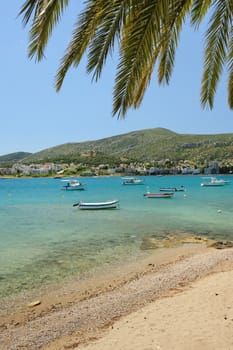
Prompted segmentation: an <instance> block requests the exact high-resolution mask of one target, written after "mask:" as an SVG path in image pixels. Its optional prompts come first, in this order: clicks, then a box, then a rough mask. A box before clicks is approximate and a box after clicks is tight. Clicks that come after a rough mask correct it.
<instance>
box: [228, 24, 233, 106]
mask: <svg viewBox="0 0 233 350" xmlns="http://www.w3.org/2000/svg"><path fill="white" fill-rule="evenodd" d="M228 72H229V79H228V104H229V106H230V108H231V109H233V28H231V32H230V39H229V55H228Z"/></svg>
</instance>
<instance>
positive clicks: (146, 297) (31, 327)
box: [0, 244, 233, 350]
mask: <svg viewBox="0 0 233 350" xmlns="http://www.w3.org/2000/svg"><path fill="white" fill-rule="evenodd" d="M232 271H233V250H232V249H229V248H228V249H224V250H217V249H214V248H206V247H205V246H204V245H200V244H199V245H184V246H183V247H179V248H171V249H165V250H161V254H158V252H157V253H156V254H151V256H150V257H148V258H147V259H145V260H144V261H140V262H137V263H136V262H135V264H131V265H129V266H128V267H125V269H124V270H123V269H122V268H121V269H119V270H115V271H111V272H110V273H109V274H108V273H106V274H105V273H103V274H102V279H101V278H96V279H95V280H94V279H91V280H89V281H84V282H83V284H78V283H74V284H73V286H72V288H71V287H70V286H67V288H65V289H63V290H60V291H54V292H53V293H51V294H49V295H47V296H44V297H43V296H42V298H41V300H40V304H39V305H38V306H35V307H32V308H29V307H28V305H26V303H25V304H24V305H21V306H20V307H18V308H16V309H14V308H12V309H9V310H8V311H7V313H5V314H4V315H2V316H1V319H0V320H1V322H0V331H1V344H0V349H2V350H5V349H7V350H10V349H12V350H13V349H18V348H20V349H39V348H42V349H46V350H60V349H75V348H78V349H82V347H83V349H84V348H86V347H84V346H86V344H89V343H90V345H88V346H90V350H91V349H98V346H99V349H110V348H112V346H113V345H112V343H111V341H110V343H111V345H108V344H109V343H108V341H109V340H108V341H106V338H102V339H103V342H104V343H101V337H102V336H105V333H106V332H107V336H108V337H110V338H108V339H112V338H114V339H116V334H115V333H114V329H115V323H116V322H117V324H118V322H123V323H120V325H118V326H117V328H119V327H120V328H122V330H123V334H124V332H125V329H126V328H125V327H123V326H122V325H123V324H124V322H126V317H129V318H130V317H132V319H133V318H135V317H136V319H137V315H139V316H138V317H140V315H141V312H142V310H145V309H144V308H145V307H146V308H149V310H150V309H151V308H153V307H154V305H155V304H157V305H158V303H160V302H163V300H165V299H166V298H165V297H169V298H168V300H170V303H171V305H173V306H174V305H175V304H176V302H175V299H174V298H176V296H179V295H182V293H188V292H189V289H190V286H191V285H192V284H193V283H194V284H195V283H198V287H197V288H196V289H195V288H194V289H193V290H195V291H196V290H201V286H202V284H203V283H205V281H206V278H207V277H206V276H207V275H210V276H209V277H212V278H213V281H215V280H216V278H218V276H219V275H222V274H224V273H225V274H230V276H232ZM224 276H226V275H224ZM99 277H100V276H99ZM209 277H208V278H209ZM225 280H228V279H227V278H226V279H225ZM230 280H232V278H231V279H230ZM219 281H220V284H221V283H223V282H221V278H219ZM213 283H215V282H213ZM199 284H200V286H199ZM223 287H224V286H223ZM187 289H188V290H187ZM216 293H217V292H216ZM199 297H200V298H201V295H199ZM196 299H197V298H196ZM200 300H201V299H200ZM171 307H172V306H170V308H171ZM143 312H144V311H143ZM148 312H149V311H148ZM161 312H162V311H161ZM171 312H172V311H171V310H170V314H171ZM135 313H136V314H135ZM137 313H138V314H137ZM142 314H143V313H142ZM135 315H136V316H135ZM145 317H147V316H145ZM156 317H157V316H156ZM232 318H233V317H232ZM132 319H131V318H130V320H131V321H130V322H133V321H132ZM118 320H120V321H118ZM127 320H128V319H127ZM142 321H143V322H144V323H145V322H146V319H144V318H143V320H142ZM196 321H197V322H198V320H196ZM128 322H129V321H128ZM231 322H232V321H231ZM112 327H113V329H112ZM135 327H136V329H137V331H138V332H139V333H140V329H139V328H140V327H141V325H140V326H139V325H138V326H135ZM137 327H138V328H137ZM216 331H217V329H216ZM112 332H113V333H112ZM164 332H165V333H166V329H165V331H164ZM118 333H119V334H120V332H118ZM141 337H142V338H143V334H142V336H141ZM98 338H100V340H97V339H98ZM121 338H122V337H121V336H120V338H119V339H121ZM147 338H149V335H147ZM147 338H146V339H147ZM104 339H105V340H104ZM93 340H94V344H93V345H92V343H91V341H93ZM118 341H119V345H118V346H116V344H115V345H114V348H115V349H123V348H124V346H123V344H121V345H120V340H118ZM123 341H124V337H123ZM144 341H145V339H144ZM98 342H100V343H98ZM139 343H140V342H139ZM105 345H106V347H103V346H105ZM191 345H192V344H191ZM108 346H109V347H108ZM121 346H122V347H121ZM135 346H136V345H135ZM158 346H161V345H159V344H158ZM134 348H135V347H134ZM148 348H149V347H148ZM189 348H191V349H192V347H189ZM86 349H87V350H89V348H88V347H87V348H86ZM125 349H130V347H129V346H127V348H126V347H125ZM132 349H133V348H132ZM141 349H143V348H142V347H141ZM145 349H146V347H145ZM153 349H154V348H153ZM155 349H156V348H155ZM158 349H159V348H158ZM161 349H163V348H162V347H161ZM164 349H165V348H164ZM167 349H169V347H167V348H166V350H167ZM170 349H175V347H172V348H170ZM177 349H182V348H181V347H180V348H177ZM193 349H194V348H193ZM199 349H201V348H200V347H199ZM203 349H204V348H203ZM205 349H207V348H205ZM211 349H217V348H214V347H212V348H211ZM218 349H220V348H218ZM222 349H227V347H225V348H222Z"/></svg>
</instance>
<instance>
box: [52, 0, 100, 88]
mask: <svg viewBox="0 0 233 350" xmlns="http://www.w3.org/2000/svg"><path fill="white" fill-rule="evenodd" d="M103 2H104V0H89V1H87V4H86V8H85V9H84V10H83V12H81V13H80V15H79V16H78V19H77V22H76V24H75V27H74V30H73V34H72V39H71V41H70V43H69V45H68V47H67V49H66V52H65V54H64V56H63V58H62V61H61V64H60V67H59V69H58V72H57V74H56V78H55V87H56V90H57V91H59V90H60V89H61V86H62V84H63V81H64V78H65V76H66V73H67V72H68V70H69V68H70V67H71V66H72V65H74V66H75V67H77V66H78V65H79V63H80V61H81V59H82V57H83V55H84V53H85V51H86V50H87V48H88V45H89V44H90V42H91V40H92V39H93V37H94V35H95V32H96V30H97V27H98V24H99V22H100V20H101V13H102V6H103Z"/></svg>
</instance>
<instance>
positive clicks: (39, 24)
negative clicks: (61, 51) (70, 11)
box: [28, 0, 69, 61]
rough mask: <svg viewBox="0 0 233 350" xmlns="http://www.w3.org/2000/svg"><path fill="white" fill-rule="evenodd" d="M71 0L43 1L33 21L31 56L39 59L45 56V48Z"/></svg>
mask: <svg viewBox="0 0 233 350" xmlns="http://www.w3.org/2000/svg"><path fill="white" fill-rule="evenodd" d="M68 4H69V0H50V1H45V0H44V1H43V2H41V5H42V6H41V8H40V11H39V12H38V13H37V14H36V16H35V19H34V21H33V24H32V27H31V30H30V37H29V54H28V55H29V57H30V58H32V57H33V56H34V55H36V57H37V59H38V61H40V60H41V59H42V58H43V56H44V48H45V46H46V45H47V42H48V39H49V37H50V35H51V33H52V31H53V28H54V27H55V25H56V24H57V22H58V21H59V19H60V17H61V15H62V13H63V12H64V10H65V8H66V6H67V5H68Z"/></svg>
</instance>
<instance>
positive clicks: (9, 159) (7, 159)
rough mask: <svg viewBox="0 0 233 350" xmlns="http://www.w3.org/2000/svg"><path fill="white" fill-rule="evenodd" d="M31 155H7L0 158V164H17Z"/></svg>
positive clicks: (26, 153) (20, 153)
mask: <svg viewBox="0 0 233 350" xmlns="http://www.w3.org/2000/svg"><path fill="white" fill-rule="evenodd" d="M30 155H31V153H29V152H15V153H9V154H6V155H4V156H0V164H3V163H17V162H20V161H22V160H23V159H24V158H27V157H29V156H30Z"/></svg>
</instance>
